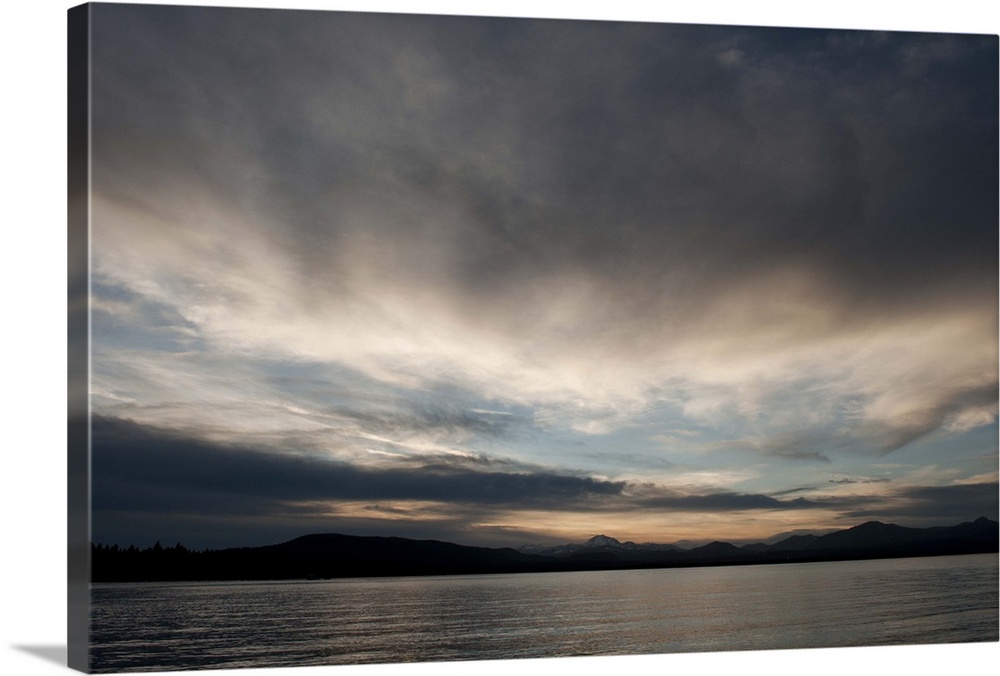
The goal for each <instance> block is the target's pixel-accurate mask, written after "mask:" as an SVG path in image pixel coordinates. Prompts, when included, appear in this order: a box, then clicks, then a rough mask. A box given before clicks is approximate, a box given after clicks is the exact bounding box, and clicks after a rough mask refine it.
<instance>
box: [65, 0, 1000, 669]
mask: <svg viewBox="0 0 1000 676" xmlns="http://www.w3.org/2000/svg"><path fill="white" fill-rule="evenodd" d="M68 45H69V49H68V52H69V173H70V175H69V231H68V232H69V256H70V260H69V329H70V333H69V355H70V359H69V361H70V373H69V381H70V382H69V479H70V483H69V508H70V520H69V557H70V558H69V563H70V566H69V661H70V666H72V667H73V668H75V669H79V670H82V671H90V672H100V673H106V672H120V671H126V672H127V671H150V670H154V671H156V670H188V669H218V668H237V667H287V666H306V665H313V666H315V665H351V664H370V663H403V662H447V661H456V660H496V659H519V658H543V657H569V656H582V655H618V656H624V655H648V654H663V653H691V652H706V651H733V650H778V649H787V648H830V647H846V646H872V645H910V644H934V643H938V644H940V643H972V642H989V641H997V639H998V580H997V576H998V554H997V552H998V538H997V536H998V525H997V519H998V498H1000V493H998V483H997V482H998V454H997V443H998V428H997V387H998V378H997V371H998V329H997V326H998V292H997V281H998V279H997V272H998V235H997V232H998V230H997V225H998V206H997V205H998V181H1000V175H998V161H997V147H998V65H997V64H998V39H997V36H996V35H979V34H947V33H919V32H893V31H864V30H836V29H819V28H809V29H806V28H765V27H740V26H721V25H692V24H665V23H641V22H627V21H593V20H557V19H530V18H498V17H497V18H493V17H474V16H445V15H416V14H412V15H407V14H389V13H362V12H343V11H317V10H287V9H236V8H220V7H196V6H156V5H125V4H105V3H95V4H87V5H82V6H80V7H76V8H73V9H71V10H70V11H69V42H68Z"/></svg>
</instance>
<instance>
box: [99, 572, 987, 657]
mask: <svg viewBox="0 0 1000 676" xmlns="http://www.w3.org/2000/svg"><path fill="white" fill-rule="evenodd" d="M998 607H1000V600H998V557H997V554H977V555H970V556H945V557H929V558H911V559H888V560H878V561H846V562H843V561H842V562H831V563H796V564H784V565H755V566H731V567H712V568H674V569H661V570H633V571H588V572H573V573H534V574H516V575H477V576H472V575H467V576H445V577H409V578H367V579H346V580H323V581H280V582H212V583H200V582H199V583H181V582H170V583H123V584H95V585H92V608H91V620H92V627H91V669H92V670H93V671H97V672H111V671H160V670H173V669H203V668H229V669H232V668H239V667H284V666H297V665H301V666H306V665H326V664H363V663H382V662H415V661H443V660H468V659H513V658H527V657H556V656H570V655H625V654H649V653H671V652H695V651H713V650H760V649H788V648H819V647H836V646H862V645H893V644H917V643H953V642H973V641H996V640H998V629H997V627H998V620H1000V613H998Z"/></svg>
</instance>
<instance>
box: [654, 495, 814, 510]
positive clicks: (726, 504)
mask: <svg viewBox="0 0 1000 676" xmlns="http://www.w3.org/2000/svg"><path fill="white" fill-rule="evenodd" d="M638 504H639V505H640V506H642V507H644V508H647V509H663V510H669V511H678V512H734V511H742V510H748V509H823V508H827V507H829V506H830V503H829V502H826V501H823V500H812V499H809V498H793V499H791V500H779V499H777V498H774V497H771V496H768V495H760V494H749V493H732V492H720V493H711V494H708V495H675V496H670V495H665V496H660V497H653V498H648V499H644V500H639V501H638Z"/></svg>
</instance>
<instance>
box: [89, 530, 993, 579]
mask: <svg viewBox="0 0 1000 676" xmlns="http://www.w3.org/2000/svg"><path fill="white" fill-rule="evenodd" d="M998 532H1000V529H998V524H997V522H996V521H992V520H990V519H987V518H985V517H980V518H978V519H976V520H975V521H970V522H965V523H960V524H958V525H955V526H945V527H933V528H908V527H904V526H898V525H895V524H885V523H881V522H878V521H869V522H867V523H863V524H861V525H858V526H854V527H853V528H848V529H845V530H839V531H834V532H832V533H828V534H826V535H794V536H791V537H788V538H785V539H784V540H780V541H778V542H775V543H773V544H765V543H756V544H749V545H744V546H742V547H738V546H736V545H733V544H730V543H728V542H712V543H710V544H707V545H703V546H700V547H694V548H691V549H682V548H680V547H677V546H675V545H659V544H654V543H646V544H639V545H637V544H635V543H633V542H625V543H623V542H620V541H618V540H616V539H615V538H613V537H608V536H606V535H598V536H595V537H594V538H591V539H590V540H589V541H588V542H586V543H583V544H576V545H560V546H556V547H538V546H527V547H524V548H522V549H521V550H517V549H513V548H509V547H505V548H489V547H469V546H465V545H458V544H454V543H450V542H440V541H437V540H411V539H407V538H398V537H366V536H356V535H341V534H336V533H329V534H314V535H305V536H302V537H299V538H295V539H294V540H290V541H288V542H284V543H281V544H275V545H268V546H264V547H241V548H233V549H221V550H214V549H209V550H204V551H193V550H189V549H187V548H186V547H184V546H183V545H181V544H177V545H176V546H174V547H162V546H161V545H160V543H156V545H154V546H153V547H152V548H149V549H144V550H140V549H137V548H136V547H128V548H127V549H123V548H120V547H118V546H117V545H112V546H107V545H101V544H94V545H92V546H91V554H92V557H91V561H92V578H91V579H92V581H93V582H139V581H167V580H177V581H180V580H265V579H269V580H279V579H317V578H341V577H382V576H387V577H389V576H407V575H459V574H488V573H529V572H556V571H575V570H615V569H631V568H671V567H686V566H719V565H740V564H769V563H795V562H807V561H840V560H852V559H878V558H899V557H911V556H945V555H954V554H978V553H989V552H997V551H998Z"/></svg>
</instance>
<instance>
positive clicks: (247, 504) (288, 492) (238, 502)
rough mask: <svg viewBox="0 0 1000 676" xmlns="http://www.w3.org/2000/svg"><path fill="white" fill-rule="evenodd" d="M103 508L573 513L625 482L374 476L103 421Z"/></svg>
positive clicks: (489, 474)
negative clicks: (359, 504) (380, 506)
mask: <svg viewBox="0 0 1000 676" xmlns="http://www.w3.org/2000/svg"><path fill="white" fill-rule="evenodd" d="M92 434H93V449H94V451H93V468H94V488H93V491H94V507H95V509H97V510H116V509H129V510H136V511H143V512H145V511H153V512H156V511H168V512H169V511H174V512H188V511H199V512H204V513H215V512H220V511H221V512H224V513H228V512H242V511H244V510H249V511H250V512H251V513H257V514H264V513H267V512H268V511H271V510H276V509H278V507H277V505H279V504H282V503H285V502H307V501H323V500H330V501H350V500H370V501H378V500H430V501H445V502H454V503H469V504H486V505H508V506H509V505H517V506H521V507H539V506H549V507H568V506H571V505H573V504H575V503H576V502H578V501H585V500H587V499H591V498H594V497H600V496H615V495H619V494H620V493H621V492H622V489H623V487H624V484H622V483H620V482H611V481H602V480H598V479H592V478H589V477H579V476H571V475H563V474H554V473H546V472H543V471H537V470H536V471H535V472H533V473H526V472H509V471H508V472H503V471H500V472H497V471H474V470H473V469H470V468H469V466H468V465H469V464H482V463H465V462H461V461H455V462H453V463H444V462H442V461H440V460H438V461H437V462H435V463H434V464H432V465H420V466H413V465H412V464H410V463H407V466H403V467H395V468H366V467H362V466H353V465H349V464H346V463H342V462H336V461H329V460H323V459H316V458H313V457H303V456H294V455H275V454H267V453H263V452H255V451H253V450H248V449H246V448H243V449H240V448H232V447H227V446H224V445H219V444H215V443H212V442H210V441H204V440H198V439H194V438H190V437H186V436H184V435H183V434H180V433H176V432H166V431H163V430H156V429H152V428H147V427H143V426H140V425H137V424H135V423H133V422H129V421H124V420H116V419H111V418H102V417H95V419H94V423H93V432H92Z"/></svg>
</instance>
